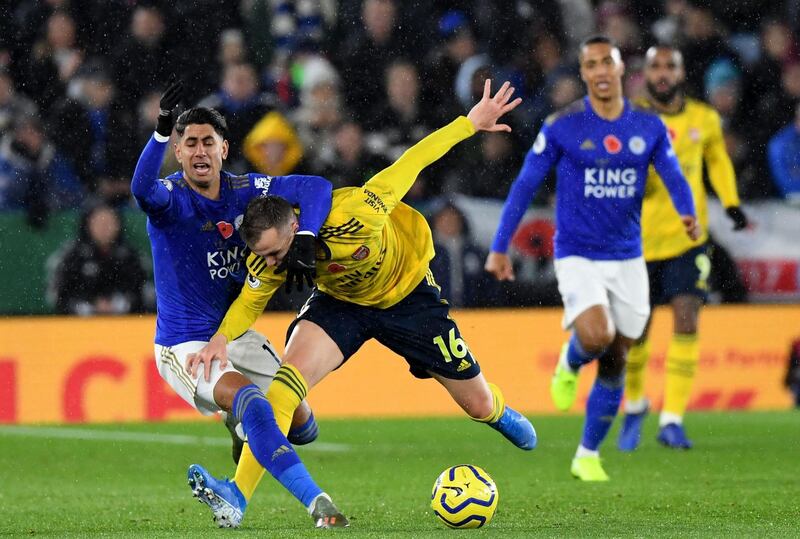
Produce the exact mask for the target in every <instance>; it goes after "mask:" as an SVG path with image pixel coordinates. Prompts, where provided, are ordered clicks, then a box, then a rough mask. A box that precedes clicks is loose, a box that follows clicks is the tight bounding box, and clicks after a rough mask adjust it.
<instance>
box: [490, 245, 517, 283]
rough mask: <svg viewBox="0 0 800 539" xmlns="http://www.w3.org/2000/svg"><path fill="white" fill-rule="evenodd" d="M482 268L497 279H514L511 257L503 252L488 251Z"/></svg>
mask: <svg viewBox="0 0 800 539" xmlns="http://www.w3.org/2000/svg"><path fill="white" fill-rule="evenodd" d="M483 269H485V270H486V271H487V272H488V273H491V274H492V275H494V277H495V279H497V280H498V281H513V280H514V279H515V277H514V266H513V265H512V264H511V258H509V256H508V255H507V254H505V253H495V252H491V253H489V256H488V257H486V264H485V265H484V266H483Z"/></svg>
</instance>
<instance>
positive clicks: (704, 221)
mask: <svg viewBox="0 0 800 539" xmlns="http://www.w3.org/2000/svg"><path fill="white" fill-rule="evenodd" d="M638 104H639V105H641V106H643V107H645V108H652V107H651V105H649V103H647V101H644V100H643V101H640V102H639V103H638ZM659 116H660V117H661V119H662V120H663V121H664V123H665V124H667V130H668V131H669V135H670V139H672V146H673V147H674V149H675V154H676V155H677V157H678V161H679V162H680V164H681V169H682V170H683V174H684V175H685V176H686V180H687V181H688V182H689V186H690V187H691V189H692V194H693V195H694V205H695V209H696V212H697V218H698V221H699V222H700V225H701V226H702V227H703V233H702V235H701V236H700V238H698V239H697V240H696V241H692V240H691V239H689V237H688V236H687V235H686V232H685V231H684V227H683V223H681V220H680V217H679V216H678V213H677V212H676V211H675V208H674V207H673V205H672V203H671V201H670V198H669V192H668V191H667V189H666V187H665V186H664V183H663V182H662V181H661V178H660V177H659V176H658V174H657V173H656V171H655V169H654V168H653V167H652V166H651V167H650V169H649V171H648V174H647V186H646V188H645V194H644V202H643V205H642V247H643V250H644V258H645V260H648V261H650V260H663V259H665V258H673V257H676V256H679V255H681V254H682V253H684V252H686V251H688V250H689V249H691V248H692V247H695V246H697V245H701V244H703V243H704V242H705V241H706V240H707V239H708V204H707V196H708V195H707V193H706V189H705V186H704V185H703V160H705V164H706V167H707V169H708V176H709V179H710V180H711V185H712V186H713V187H714V191H716V193H717V196H718V197H719V198H720V200H721V201H722V204H723V206H725V207H726V208H727V207H730V206H738V205H739V195H738V193H737V191H736V177H735V175H734V171H733V164H732V163H731V160H730V157H728V152H727V150H726V149H725V140H724V139H723V137H722V126H721V124H720V119H719V115H718V114H717V112H716V111H715V110H714V109H712V108H711V107H710V106H708V105H706V104H705V103H703V102H701V101H697V100H695V99H689V98H686V100H685V103H684V106H683V109H682V110H681V111H680V112H678V113H676V114H659Z"/></svg>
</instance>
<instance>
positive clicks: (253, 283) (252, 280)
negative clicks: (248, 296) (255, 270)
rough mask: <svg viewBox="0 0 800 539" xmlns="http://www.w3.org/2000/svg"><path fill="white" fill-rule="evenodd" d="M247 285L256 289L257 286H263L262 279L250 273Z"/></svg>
mask: <svg viewBox="0 0 800 539" xmlns="http://www.w3.org/2000/svg"><path fill="white" fill-rule="evenodd" d="M247 286H249V287H250V288H252V289H253V290H255V289H256V288H258V287H260V286H261V280H260V279H259V278H258V277H256V276H255V275H248V276H247Z"/></svg>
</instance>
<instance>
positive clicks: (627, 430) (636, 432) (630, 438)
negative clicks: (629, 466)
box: [617, 405, 650, 451]
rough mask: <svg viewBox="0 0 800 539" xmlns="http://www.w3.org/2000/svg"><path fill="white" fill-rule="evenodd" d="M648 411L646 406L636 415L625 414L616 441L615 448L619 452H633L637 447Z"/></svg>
mask: <svg viewBox="0 0 800 539" xmlns="http://www.w3.org/2000/svg"><path fill="white" fill-rule="evenodd" d="M649 411H650V406H649V405H648V406H646V407H645V409H644V410H642V411H641V412H639V413H638V414H625V419H624V420H623V421H622V428H621V429H620V431H619V438H618V439H617V447H618V448H619V450H620V451H634V450H635V449H636V448H637V447H639V442H640V441H641V439H642V425H643V424H644V419H645V418H646V417H647V412H649Z"/></svg>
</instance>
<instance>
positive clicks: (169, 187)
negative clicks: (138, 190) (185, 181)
mask: <svg viewBox="0 0 800 539" xmlns="http://www.w3.org/2000/svg"><path fill="white" fill-rule="evenodd" d="M158 181H160V182H161V185H163V186H164V187H166V188H167V191H172V189H174V188H175V185H173V183H172V180H158Z"/></svg>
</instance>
